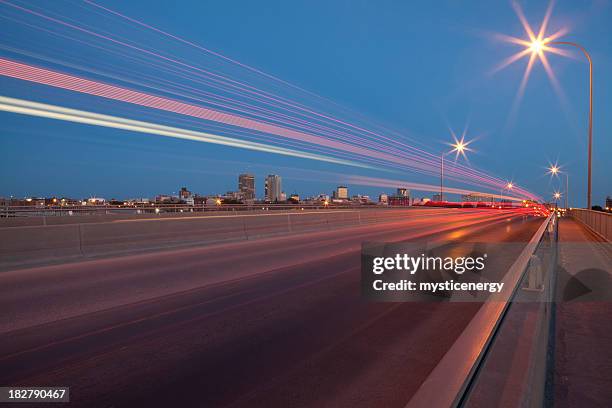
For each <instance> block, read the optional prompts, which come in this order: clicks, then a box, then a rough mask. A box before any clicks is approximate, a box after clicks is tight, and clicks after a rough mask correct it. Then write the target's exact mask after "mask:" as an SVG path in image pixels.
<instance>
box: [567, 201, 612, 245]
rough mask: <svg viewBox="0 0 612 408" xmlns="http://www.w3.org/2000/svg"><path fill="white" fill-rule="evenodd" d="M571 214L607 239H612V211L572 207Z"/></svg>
mask: <svg viewBox="0 0 612 408" xmlns="http://www.w3.org/2000/svg"><path fill="white" fill-rule="evenodd" d="M569 215H570V216H572V217H573V218H574V219H576V220H578V221H580V222H581V223H582V224H584V225H586V226H587V227H589V228H590V229H591V230H592V231H594V232H596V233H597V234H598V235H600V236H601V237H603V238H605V239H606V240H607V241H612V213H606V212H602V211H593V210H585V209H580V208H572V209H571V210H569Z"/></svg>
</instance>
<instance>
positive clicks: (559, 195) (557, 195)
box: [553, 191, 561, 208]
mask: <svg viewBox="0 0 612 408" xmlns="http://www.w3.org/2000/svg"><path fill="white" fill-rule="evenodd" d="M553 197H554V198H555V208H558V207H559V198H561V193H560V192H558V191H556V192H555V194H553Z"/></svg>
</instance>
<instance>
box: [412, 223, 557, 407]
mask: <svg viewBox="0 0 612 408" xmlns="http://www.w3.org/2000/svg"><path fill="white" fill-rule="evenodd" d="M555 224H556V218H555V216H554V214H551V215H550V216H548V218H547V219H546V220H545V221H544V222H543V223H542V225H541V226H540V228H539V229H538V230H537V232H536V233H535V234H534V236H533V237H532V238H531V240H530V241H529V242H528V243H527V245H526V246H525V248H524V249H523V251H522V252H521V254H520V255H519V257H518V258H517V259H516V261H515V262H514V263H513V264H512V266H511V267H510V269H509V270H508V272H507V273H506V275H505V277H504V279H503V282H504V287H506V288H511V289H509V290H507V291H506V290H504V291H503V292H501V293H499V294H498V295H494V296H493V297H492V298H491V299H489V300H487V301H486V302H485V303H483V304H482V306H481V308H480V309H479V310H478V312H477V313H476V315H475V316H474V317H473V318H472V320H471V321H470V323H468V325H467V327H466V328H465V329H464V331H463V332H462V333H461V335H460V336H459V337H458V338H457V340H456V341H455V343H454V344H453V345H452V346H451V348H450V349H449V350H448V351H447V352H446V354H445V355H444V356H443V357H442V359H441V360H440V361H439V363H438V365H437V366H436V367H435V368H434V369H433V371H432V372H431V373H430V375H429V376H428V377H427V379H426V380H425V381H424V382H423V384H422V385H421V387H420V388H419V389H418V390H417V392H416V393H415V394H414V396H413V397H412V398H411V400H410V401H409V402H408V404H407V405H406V407H407V408H421V407H427V408H429V407H457V406H463V405H465V402H466V400H467V399H468V398H469V396H470V395H469V392H470V390H471V389H473V381H474V380H475V379H476V378H477V377H478V373H479V370H480V369H481V368H482V367H483V363H484V362H485V361H486V359H487V354H488V352H489V351H490V346H491V344H492V343H493V341H494V339H495V337H496V334H497V332H498V331H499V329H500V327H501V326H502V322H503V319H504V316H505V314H506V312H507V311H508V309H509V307H510V305H511V304H512V302H513V301H514V299H515V296H516V294H517V293H518V292H520V291H519V288H520V287H521V284H522V282H524V280H525V277H526V275H527V271H528V270H529V266H530V262H531V260H532V256H533V254H534V253H535V252H536V251H537V249H538V247H539V245H540V242H541V241H542V239H543V237H544V236H545V233H547V234H548V235H550V234H555V232H554V231H555V229H554V226H555ZM551 279H554V278H552V277H551ZM543 387H544V385H543V384H542V388H543ZM477 405H478V404H477ZM482 406H487V405H482Z"/></svg>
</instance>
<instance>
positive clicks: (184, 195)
mask: <svg viewBox="0 0 612 408" xmlns="http://www.w3.org/2000/svg"><path fill="white" fill-rule="evenodd" d="M190 197H191V191H189V190H187V187H181V190H180V191H179V199H181V200H187V199H188V198H190Z"/></svg>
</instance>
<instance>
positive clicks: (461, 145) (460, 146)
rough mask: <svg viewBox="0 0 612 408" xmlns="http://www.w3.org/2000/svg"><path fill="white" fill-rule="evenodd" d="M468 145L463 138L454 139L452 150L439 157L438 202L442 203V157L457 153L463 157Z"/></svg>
mask: <svg viewBox="0 0 612 408" xmlns="http://www.w3.org/2000/svg"><path fill="white" fill-rule="evenodd" d="M468 144H470V142H465V141H464V139H463V137H462V138H461V140H457V139H455V143H453V144H452V145H451V146H453V149H451V150H449V151H447V152H442V154H441V155H440V201H444V156H446V155H449V154H451V153H457V155H459V154H462V155H464V156H465V151H466V150H469V149H468V148H467V145H468Z"/></svg>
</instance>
